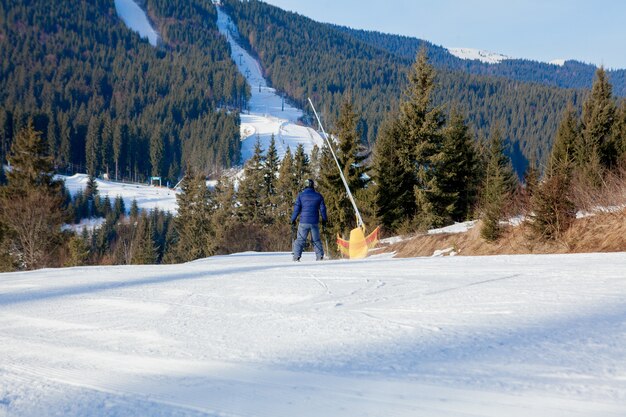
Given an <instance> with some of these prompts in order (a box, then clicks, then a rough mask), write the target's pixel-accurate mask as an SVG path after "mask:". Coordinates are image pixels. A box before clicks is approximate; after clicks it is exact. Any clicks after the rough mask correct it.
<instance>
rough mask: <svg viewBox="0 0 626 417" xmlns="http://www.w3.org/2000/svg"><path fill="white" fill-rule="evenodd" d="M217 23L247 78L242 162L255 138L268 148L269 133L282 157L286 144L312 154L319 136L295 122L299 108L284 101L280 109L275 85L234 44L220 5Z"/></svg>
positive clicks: (234, 36)
mask: <svg viewBox="0 0 626 417" xmlns="http://www.w3.org/2000/svg"><path fill="white" fill-rule="evenodd" d="M217 26H218V28H219V31H220V33H222V34H223V35H224V36H226V37H227V39H228V43H229V44H230V48H231V56H232V58H233V61H234V62H235V64H236V65H237V68H238V69H239V71H240V72H241V73H242V74H243V75H244V76H245V77H246V80H247V82H248V84H249V85H250V88H251V93H252V97H251V98H250V102H249V103H248V107H249V109H250V111H249V112H243V113H241V115H240V116H241V138H242V143H241V158H242V161H244V162H245V161H247V160H248V159H250V158H251V157H252V155H253V154H254V145H255V144H256V141H257V138H258V139H259V140H260V142H261V146H262V148H263V149H264V150H266V151H267V149H268V147H269V144H270V140H271V137H272V134H273V135H274V138H275V140H276V149H277V151H278V157H279V158H280V159H281V160H282V158H283V157H284V155H285V152H286V151H287V148H288V147H289V149H290V150H291V153H292V154H293V153H294V152H295V150H296V148H297V146H298V145H299V144H302V146H303V147H304V151H305V152H306V153H307V154H308V155H311V151H312V150H313V146H314V145H317V146H318V147H321V146H322V144H323V139H322V137H321V136H320V135H319V134H318V133H317V132H316V131H315V130H313V129H311V128H309V127H306V126H302V125H301V124H298V119H300V117H302V115H303V113H302V110H300V109H297V108H295V107H293V106H291V105H289V103H287V102H285V104H284V110H283V108H282V98H281V97H280V96H279V95H278V93H277V92H276V90H275V89H274V88H271V87H269V86H268V84H267V81H266V80H265V78H263V72H262V70H261V66H260V65H259V63H258V62H257V61H256V60H255V59H254V58H253V57H252V56H251V55H250V54H249V53H248V52H247V51H246V50H245V49H244V48H242V47H241V46H240V45H239V44H238V43H237V39H238V38H239V33H238V31H237V27H236V26H235V25H234V23H233V22H232V20H231V18H230V17H229V16H228V15H227V14H226V13H224V11H223V10H222V8H221V7H217Z"/></svg>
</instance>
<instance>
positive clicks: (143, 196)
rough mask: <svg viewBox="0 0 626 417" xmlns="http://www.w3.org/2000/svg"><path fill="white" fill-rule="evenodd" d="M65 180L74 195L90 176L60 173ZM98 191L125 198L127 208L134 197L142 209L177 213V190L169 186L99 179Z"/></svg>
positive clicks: (84, 185) (113, 198) (82, 187)
mask: <svg viewBox="0 0 626 417" xmlns="http://www.w3.org/2000/svg"><path fill="white" fill-rule="evenodd" d="M58 178H61V179H63V180H64V181H65V187H66V188H67V189H68V190H69V192H70V193H71V194H72V195H74V194H76V193H77V192H78V191H81V190H84V189H85V187H86V186H87V181H88V180H89V177H88V176H87V175H86V174H75V175H72V176H71V177H66V176H63V175H59V176H58ZM96 183H97V184H98V192H99V193H100V195H101V196H102V197H104V196H106V195H108V196H109V198H110V199H111V202H113V201H114V200H115V197H117V196H118V195H120V196H122V198H123V199H124V204H125V205H126V210H127V211H128V210H129V209H130V205H131V204H132V202H133V199H135V200H137V205H138V206H139V208H140V209H142V210H148V211H149V210H154V209H156V208H158V209H159V210H164V211H169V212H171V213H176V212H177V211H178V204H177V203H176V194H177V191H175V190H171V189H169V188H167V187H156V186H149V185H142V184H125V183H121V182H115V181H105V180H100V179H97V180H96Z"/></svg>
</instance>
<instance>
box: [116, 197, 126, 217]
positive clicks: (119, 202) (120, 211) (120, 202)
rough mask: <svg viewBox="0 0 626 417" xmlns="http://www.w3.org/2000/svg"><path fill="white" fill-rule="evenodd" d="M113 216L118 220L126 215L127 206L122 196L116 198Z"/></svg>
mask: <svg viewBox="0 0 626 417" xmlns="http://www.w3.org/2000/svg"><path fill="white" fill-rule="evenodd" d="M113 214H114V215H115V219H116V220H117V219H119V218H120V217H123V216H125V215H126V205H125V204H124V199H123V198H122V196H121V195H118V196H116V197H115V203H114V205H113Z"/></svg>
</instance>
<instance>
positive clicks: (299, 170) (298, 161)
mask: <svg viewBox="0 0 626 417" xmlns="http://www.w3.org/2000/svg"><path fill="white" fill-rule="evenodd" d="M293 169H294V178H293V180H294V187H295V189H296V190H301V189H302V186H303V184H304V180H306V179H307V178H309V177H310V176H311V167H310V161H309V156H308V155H307V154H306V152H304V146H303V145H302V144H301V143H300V144H298V147H297V148H296V153H295V154H294V156H293Z"/></svg>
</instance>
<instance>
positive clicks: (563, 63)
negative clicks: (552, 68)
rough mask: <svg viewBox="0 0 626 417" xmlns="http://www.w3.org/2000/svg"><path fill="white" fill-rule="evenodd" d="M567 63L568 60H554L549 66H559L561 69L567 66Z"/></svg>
mask: <svg viewBox="0 0 626 417" xmlns="http://www.w3.org/2000/svg"><path fill="white" fill-rule="evenodd" d="M565 61H567V60H566V59H553V60H552V61H550V62H549V64H552V65H558V66H559V67H562V66H563V65H565Z"/></svg>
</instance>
